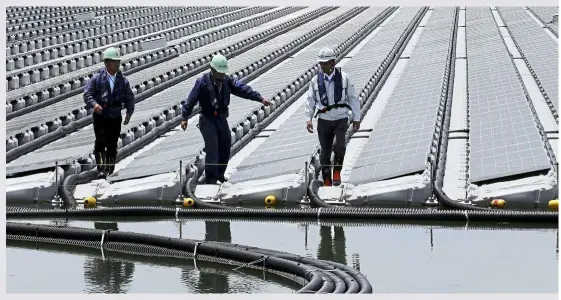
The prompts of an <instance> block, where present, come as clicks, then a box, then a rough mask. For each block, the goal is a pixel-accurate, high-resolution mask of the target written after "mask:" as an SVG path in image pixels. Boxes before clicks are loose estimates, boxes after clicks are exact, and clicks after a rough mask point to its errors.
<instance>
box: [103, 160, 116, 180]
mask: <svg viewBox="0 0 561 300" xmlns="http://www.w3.org/2000/svg"><path fill="white" fill-rule="evenodd" d="M105 170H106V172H107V176H111V174H113V172H115V158H114V157H108V158H107V167H106V168H105Z"/></svg>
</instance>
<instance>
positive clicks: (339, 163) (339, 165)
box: [333, 158, 343, 186]
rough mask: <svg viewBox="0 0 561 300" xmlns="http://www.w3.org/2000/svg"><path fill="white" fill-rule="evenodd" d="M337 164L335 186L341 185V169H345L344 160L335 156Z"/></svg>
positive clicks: (334, 171)
mask: <svg viewBox="0 0 561 300" xmlns="http://www.w3.org/2000/svg"><path fill="white" fill-rule="evenodd" d="M334 164H335V166H334V167H333V186H339V185H341V169H343V160H342V159H338V158H335V160H334Z"/></svg>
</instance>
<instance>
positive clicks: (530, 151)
mask: <svg viewBox="0 0 561 300" xmlns="http://www.w3.org/2000/svg"><path fill="white" fill-rule="evenodd" d="M466 27H467V30H466V44H467V45H466V46H467V57H468V97H469V105H470V116H469V118H470V134H469V143H470V146H469V147H470V156H469V159H470V167H469V172H470V181H471V182H472V183H477V182H481V181H486V180H491V179H496V178H500V177H505V176H510V175H516V174H523V173H527V172H533V171H539V170H547V169H549V168H550V164H549V159H548V157H547V153H546V150H545V148H544V145H543V143H542V141H541V136H540V134H539V132H538V129H537V127H536V124H535V122H534V119H533V116H532V113H531V111H530V108H529V106H528V103H527V100H526V97H525V95H524V92H523V89H522V86H521V84H520V82H519V80H518V78H517V76H516V73H515V67H514V65H513V63H512V62H511V59H510V57H509V53H508V51H507V49H506V47H505V45H504V43H503V41H502V38H501V34H500V32H499V30H498V28H497V26H496V25H495V21H494V18H493V15H492V13H491V10H490V9H489V8H467V10H466Z"/></svg>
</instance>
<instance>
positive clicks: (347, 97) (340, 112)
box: [305, 71, 360, 121]
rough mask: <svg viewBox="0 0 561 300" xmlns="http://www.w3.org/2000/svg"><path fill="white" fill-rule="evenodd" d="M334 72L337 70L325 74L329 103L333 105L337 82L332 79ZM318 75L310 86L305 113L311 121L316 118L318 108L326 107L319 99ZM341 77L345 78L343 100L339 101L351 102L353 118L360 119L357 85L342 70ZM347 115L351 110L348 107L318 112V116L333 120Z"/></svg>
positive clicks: (341, 102)
mask: <svg viewBox="0 0 561 300" xmlns="http://www.w3.org/2000/svg"><path fill="white" fill-rule="evenodd" d="M334 74H335V72H332V73H331V75H329V76H327V75H325V76H326V78H325V80H324V82H325V92H326V94H327V103H328V105H333V104H334V103H335V82H334V80H332V79H333V76H334ZM317 76H318V75H316V76H314V78H312V80H311V82H310V87H309V88H308V101H306V110H305V114H306V117H308V119H309V120H310V121H311V120H312V119H313V118H314V114H315V111H316V109H318V110H321V109H323V107H324V106H323V105H322V104H321V101H320V100H319V99H320V95H319V86H318V78H317ZM341 77H342V79H343V93H342V96H341V101H339V103H340V104H344V103H347V104H349V106H350V107H351V109H352V120H353V121H360V101H359V100H358V97H357V96H356V90H355V87H354V85H353V84H352V82H351V80H350V79H349V75H348V74H347V73H345V72H343V71H341ZM347 117H349V110H348V109H347V108H346V107H337V108H333V109H331V110H330V111H326V112H324V113H320V114H318V118H321V119H324V120H331V121H334V120H340V119H344V118H347Z"/></svg>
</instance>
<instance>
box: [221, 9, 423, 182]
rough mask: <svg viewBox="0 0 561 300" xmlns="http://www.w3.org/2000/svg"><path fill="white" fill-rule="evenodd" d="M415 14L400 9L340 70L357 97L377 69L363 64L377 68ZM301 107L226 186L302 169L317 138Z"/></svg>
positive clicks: (248, 159) (415, 12)
mask: <svg viewBox="0 0 561 300" xmlns="http://www.w3.org/2000/svg"><path fill="white" fill-rule="evenodd" d="M419 10H420V7H403V8H401V10H399V11H397V12H396V15H395V16H393V18H392V19H391V20H390V21H388V23H386V24H385V25H384V26H383V27H381V29H380V31H379V32H377V33H376V35H375V36H374V37H373V38H372V39H370V40H369V41H368V42H367V43H366V44H365V45H364V46H363V47H362V48H361V49H360V50H358V51H357V52H356V53H354V54H353V56H352V58H351V60H350V61H349V62H348V63H347V64H346V65H345V66H344V67H343V71H344V72H346V73H348V74H349V76H350V78H351V80H352V82H353V84H354V85H355V88H356V89H357V94H360V91H361V90H362V89H363V87H364V86H365V84H366V83H367V82H368V80H369V79H370V78H371V76H372V74H373V73H374V72H375V71H376V70H377V69H378V68H375V67H372V68H364V60H368V61H369V65H371V66H379V65H381V64H382V62H383V61H384V59H385V58H386V56H387V55H388V53H389V52H390V51H391V50H392V48H393V47H394V45H395V43H396V42H397V41H398V40H399V37H400V35H401V34H402V33H403V32H404V31H405V30H406V28H407V26H408V25H409V23H410V22H411V21H412V20H413V18H414V17H415V15H416V14H417V13H418V11H419ZM304 106H305V103H302V104H301V106H300V107H299V109H297V110H296V111H295V112H294V114H293V115H292V116H290V117H289V118H288V119H287V120H286V121H285V122H284V123H283V124H282V125H281V126H279V128H278V129H277V130H275V131H274V132H273V133H272V134H271V136H270V137H269V138H267V141H266V142H265V143H263V144H261V145H259V146H258V148H257V149H256V150H254V151H253V152H252V153H251V156H249V157H247V158H246V159H244V160H243V161H242V163H241V164H240V165H239V166H238V167H237V170H236V172H235V173H234V174H233V175H232V176H231V178H230V179H229V181H230V182H243V181H248V180H258V179H263V178H267V177H274V176H282V175H286V174H295V173H298V172H299V171H300V170H302V169H303V168H304V166H305V163H306V162H307V161H308V160H309V157H310V154H311V153H312V152H313V151H314V149H315V148H316V147H317V143H318V138H317V135H316V134H310V133H308V132H307V131H306V130H305V128H304V124H305V123H306V119H307V118H306V116H305V115H304V113H303V111H304Z"/></svg>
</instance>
